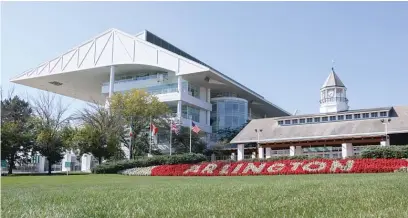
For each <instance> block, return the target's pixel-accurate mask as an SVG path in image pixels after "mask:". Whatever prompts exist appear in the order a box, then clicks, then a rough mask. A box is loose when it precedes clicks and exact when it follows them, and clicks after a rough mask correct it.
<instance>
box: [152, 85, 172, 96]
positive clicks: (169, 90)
mask: <svg viewBox="0 0 408 218" xmlns="http://www.w3.org/2000/svg"><path fill="white" fill-rule="evenodd" d="M147 92H148V93H149V94H151V95H159V94H167V93H174V92H178V89H177V87H175V88H166V89H158V90H152V91H149V90H148V89H147Z"/></svg>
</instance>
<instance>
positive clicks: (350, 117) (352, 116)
mask: <svg viewBox="0 0 408 218" xmlns="http://www.w3.org/2000/svg"><path fill="white" fill-rule="evenodd" d="M377 117H387V112H386V111H381V112H370V113H359V114H346V115H333V116H327V117H308V118H300V119H291V120H279V121H278V124H279V125H291V124H304V123H320V122H328V121H342V120H353V119H368V118H377Z"/></svg>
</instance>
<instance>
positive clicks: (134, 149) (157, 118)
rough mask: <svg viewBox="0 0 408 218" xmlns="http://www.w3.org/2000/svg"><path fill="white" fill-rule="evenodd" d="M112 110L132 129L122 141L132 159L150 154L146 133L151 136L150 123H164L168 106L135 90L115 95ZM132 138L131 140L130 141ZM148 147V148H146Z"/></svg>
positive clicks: (144, 92)
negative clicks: (135, 156)
mask: <svg viewBox="0 0 408 218" xmlns="http://www.w3.org/2000/svg"><path fill="white" fill-rule="evenodd" d="M110 110H111V112H112V113H114V114H118V115H120V116H122V117H123V119H124V120H125V123H126V124H127V125H128V126H129V127H130V134H122V138H121V141H122V142H123V143H124V144H125V146H127V147H128V148H129V150H130V158H133V156H134V155H145V154H146V153H148V152H149V142H150V141H149V138H150V137H149V136H147V137H148V141H147V142H148V143H147V144H146V143H145V140H144V139H145V137H146V132H147V134H149V132H148V130H149V126H150V121H152V122H153V123H155V124H156V123H160V122H163V121H162V119H163V117H165V116H166V115H167V114H168V113H169V112H170V110H169V108H168V106H167V105H166V104H165V103H163V102H160V101H159V99H158V98H157V97H156V96H154V95H150V94H149V93H147V92H146V91H144V90H137V89H133V90H131V91H128V92H125V93H115V94H114V95H113V96H112V98H111V99H110ZM128 138H130V140H128ZM146 147H147V148H146Z"/></svg>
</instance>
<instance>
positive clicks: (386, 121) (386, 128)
mask: <svg viewBox="0 0 408 218" xmlns="http://www.w3.org/2000/svg"><path fill="white" fill-rule="evenodd" d="M390 122H391V118H388V119H381V123H382V124H384V125H385V144H386V145H387V146H388V145H389V141H390V140H389V137H388V124H389V123H390Z"/></svg>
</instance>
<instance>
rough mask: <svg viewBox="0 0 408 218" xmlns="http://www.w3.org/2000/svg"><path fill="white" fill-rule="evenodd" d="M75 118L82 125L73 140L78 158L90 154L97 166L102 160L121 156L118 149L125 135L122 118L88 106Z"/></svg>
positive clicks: (98, 106) (94, 105)
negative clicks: (95, 159)
mask: <svg viewBox="0 0 408 218" xmlns="http://www.w3.org/2000/svg"><path fill="white" fill-rule="evenodd" d="M77 118H78V119H79V120H80V121H81V124H82V126H81V127H80V128H79V129H78V132H77V134H76V138H75V141H76V145H77V147H76V148H77V149H78V150H79V151H80V156H82V154H84V153H91V154H92V155H93V156H94V157H96V158H97V159H98V162H99V164H101V163H102V158H106V159H109V158H111V157H116V158H118V156H119V157H120V156H123V155H122V151H121V147H120V142H121V141H120V139H121V138H122V135H124V134H125V133H124V131H125V130H124V122H123V119H122V117H120V116H119V115H118V114H115V113H110V112H109V111H108V110H107V109H105V108H104V107H102V106H100V105H97V104H90V105H89V108H85V109H83V110H82V111H81V112H79V115H78V117H77Z"/></svg>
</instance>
